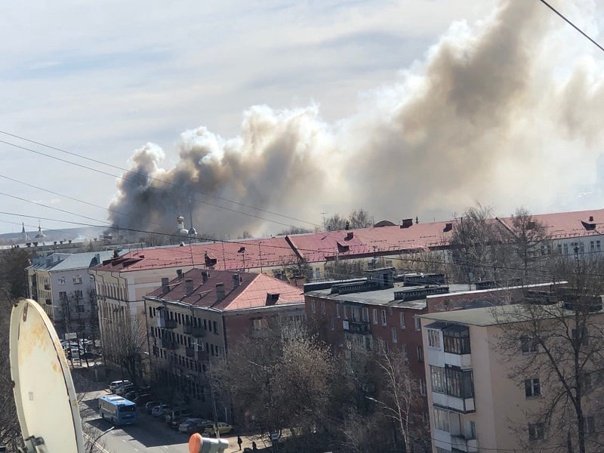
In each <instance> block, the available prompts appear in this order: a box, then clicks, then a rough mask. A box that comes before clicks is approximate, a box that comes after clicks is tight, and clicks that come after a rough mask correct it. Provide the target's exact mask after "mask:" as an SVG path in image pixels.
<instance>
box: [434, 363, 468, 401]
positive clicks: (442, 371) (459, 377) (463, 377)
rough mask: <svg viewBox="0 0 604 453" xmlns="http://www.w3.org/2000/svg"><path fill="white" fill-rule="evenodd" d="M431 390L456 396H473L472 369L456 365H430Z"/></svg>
mask: <svg viewBox="0 0 604 453" xmlns="http://www.w3.org/2000/svg"><path fill="white" fill-rule="evenodd" d="M430 383H431V385H432V391H433V392H436V393H443V394H445V395H450V396H454V397H457V398H473V397H474V383H473V375H472V370H461V369H460V368H457V367H446V368H442V367H437V366H430Z"/></svg>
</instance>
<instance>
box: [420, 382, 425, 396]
mask: <svg viewBox="0 0 604 453" xmlns="http://www.w3.org/2000/svg"><path fill="white" fill-rule="evenodd" d="M419 394H420V395H422V396H426V380H425V379H420V380H419Z"/></svg>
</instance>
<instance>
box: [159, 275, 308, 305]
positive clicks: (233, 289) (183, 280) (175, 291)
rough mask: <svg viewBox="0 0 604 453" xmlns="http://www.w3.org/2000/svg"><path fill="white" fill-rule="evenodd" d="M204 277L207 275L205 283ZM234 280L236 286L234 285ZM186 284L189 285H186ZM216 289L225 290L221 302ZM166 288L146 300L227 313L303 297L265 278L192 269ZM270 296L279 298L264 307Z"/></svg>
mask: <svg viewBox="0 0 604 453" xmlns="http://www.w3.org/2000/svg"><path fill="white" fill-rule="evenodd" d="M203 273H206V275H207V279H206V280H205V281H204V276H203ZM237 279H238V280H239V284H238V285H236V284H235V282H236V281H237ZM188 280H190V283H188V282H187V281H188ZM187 284H190V285H191V286H190V291H189V294H187ZM217 285H222V287H223V288H224V298H223V299H222V300H218V297H217V295H218V293H217ZM168 287H169V290H168V291H167V292H164V290H163V289H162V287H159V288H157V289H155V290H154V291H153V292H151V293H149V297H157V298H160V299H164V300H166V301H168V302H181V303H184V304H189V305H193V306H196V307H206V308H214V309H217V310H226V311H228V310H242V309H248V308H260V307H265V306H267V305H284V304H302V303H304V294H303V293H302V291H301V290H300V288H296V287H295V286H292V285H289V284H288V283H286V282H283V281H281V280H278V279H276V278H273V277H269V276H267V275H264V274H252V273H249V272H242V273H237V272H229V271H215V270H205V269H199V268H195V269H191V270H190V271H188V272H185V273H184V274H183V276H182V277H180V278H175V279H174V280H172V281H171V282H169V284H168ZM269 294H272V295H278V299H277V300H276V301H274V303H267V295H269Z"/></svg>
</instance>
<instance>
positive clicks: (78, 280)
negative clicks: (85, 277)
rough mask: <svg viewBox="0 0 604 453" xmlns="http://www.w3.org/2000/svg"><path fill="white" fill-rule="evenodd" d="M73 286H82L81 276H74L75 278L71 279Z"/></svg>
mask: <svg viewBox="0 0 604 453" xmlns="http://www.w3.org/2000/svg"><path fill="white" fill-rule="evenodd" d="M73 284H74V285H81V284H82V276H81V275H76V276H75V277H73Z"/></svg>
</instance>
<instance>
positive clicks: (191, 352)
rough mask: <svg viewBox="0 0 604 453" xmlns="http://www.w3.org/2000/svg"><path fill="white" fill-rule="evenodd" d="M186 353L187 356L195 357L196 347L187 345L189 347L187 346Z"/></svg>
mask: <svg viewBox="0 0 604 453" xmlns="http://www.w3.org/2000/svg"><path fill="white" fill-rule="evenodd" d="M185 354H186V356H187V357H195V348H193V347H191V346H187V348H185Z"/></svg>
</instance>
